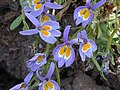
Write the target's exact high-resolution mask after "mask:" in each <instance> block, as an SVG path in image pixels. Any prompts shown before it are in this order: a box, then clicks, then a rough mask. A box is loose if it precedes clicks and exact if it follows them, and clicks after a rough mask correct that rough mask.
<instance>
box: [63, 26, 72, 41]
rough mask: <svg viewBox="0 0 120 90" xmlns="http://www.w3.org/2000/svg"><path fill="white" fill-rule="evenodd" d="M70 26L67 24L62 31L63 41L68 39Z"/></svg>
mask: <svg viewBox="0 0 120 90" xmlns="http://www.w3.org/2000/svg"><path fill="white" fill-rule="evenodd" d="M70 27H71V26H70V25H67V26H66V27H65V29H64V32H63V41H64V42H67V41H68V34H69V30H70Z"/></svg>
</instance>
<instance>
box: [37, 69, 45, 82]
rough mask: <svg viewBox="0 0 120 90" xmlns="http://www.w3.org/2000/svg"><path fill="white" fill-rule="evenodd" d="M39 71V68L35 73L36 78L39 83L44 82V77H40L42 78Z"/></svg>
mask: <svg viewBox="0 0 120 90" xmlns="http://www.w3.org/2000/svg"><path fill="white" fill-rule="evenodd" d="M39 70H41V68H40V69H38V70H37V71H36V76H37V78H38V79H40V80H41V81H44V80H45V77H42V76H41V75H40V74H39Z"/></svg>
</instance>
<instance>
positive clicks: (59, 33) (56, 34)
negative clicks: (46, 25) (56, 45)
mask: <svg viewBox="0 0 120 90" xmlns="http://www.w3.org/2000/svg"><path fill="white" fill-rule="evenodd" d="M50 33H51V34H52V35H53V36H55V37H60V36H61V32H60V31H59V30H51V31H50Z"/></svg>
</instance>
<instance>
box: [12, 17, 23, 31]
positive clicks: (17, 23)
mask: <svg viewBox="0 0 120 90" xmlns="http://www.w3.org/2000/svg"><path fill="white" fill-rule="evenodd" d="M22 18H23V15H20V16H18V17H17V18H16V19H15V20H14V21H13V22H12V24H11V25H10V30H14V29H15V28H16V27H18V26H19V25H20V23H21V22H22V20H23V19H22Z"/></svg>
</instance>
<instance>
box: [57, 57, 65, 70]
mask: <svg viewBox="0 0 120 90" xmlns="http://www.w3.org/2000/svg"><path fill="white" fill-rule="evenodd" d="M64 64H65V59H64V57H61V58H58V67H59V68H61V67H62V66H63V65H64Z"/></svg>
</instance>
